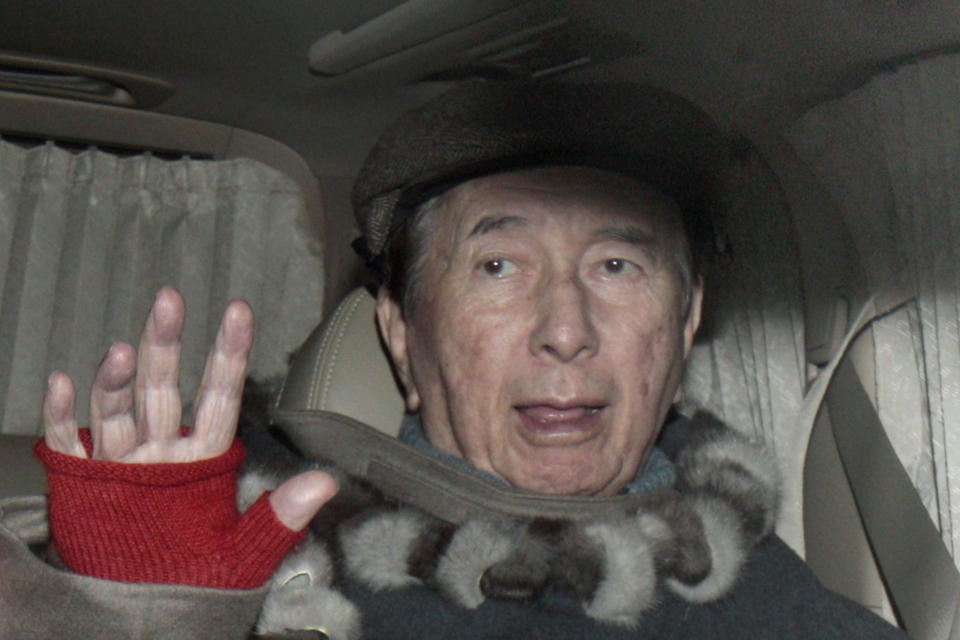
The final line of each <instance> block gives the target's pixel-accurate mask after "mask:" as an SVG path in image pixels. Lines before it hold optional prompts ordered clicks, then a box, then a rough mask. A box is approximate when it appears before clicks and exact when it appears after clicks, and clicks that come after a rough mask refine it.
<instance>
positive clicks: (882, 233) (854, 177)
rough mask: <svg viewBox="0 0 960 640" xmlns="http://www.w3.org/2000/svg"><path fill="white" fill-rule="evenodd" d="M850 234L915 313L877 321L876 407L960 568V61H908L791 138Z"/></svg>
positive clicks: (870, 271)
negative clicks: (902, 284) (901, 284)
mask: <svg viewBox="0 0 960 640" xmlns="http://www.w3.org/2000/svg"><path fill="white" fill-rule="evenodd" d="M790 141H791V143H792V144H793V146H794V148H795V149H796V150H797V152H798V154H799V155H800V156H801V157H802V158H803V159H804V160H805V162H806V163H807V164H808V165H809V166H810V167H811V168H812V169H813V170H814V171H815V172H816V173H817V174H818V176H819V177H820V179H821V180H822V182H823V184H824V185H825V186H826V187H827V189H828V190H829V192H830V194H831V196H832V198H833V199H834V201H835V202H836V204H837V206H838V208H839V209H840V211H841V213H842V215H843V217H844V221H845V223H846V224H847V225H848V227H849V229H850V231H851V237H852V239H853V242H854V244H855V248H856V251H857V254H858V256H859V259H860V262H861V264H862V265H863V267H864V270H865V272H866V275H867V279H868V281H869V284H870V286H871V288H872V289H873V290H876V289H878V288H879V287H880V286H882V285H883V284H884V283H885V282H887V281H889V280H892V279H894V278H895V277H898V275H900V274H903V273H905V274H906V275H907V277H908V279H909V280H910V283H911V285H912V287H913V289H914V291H915V292H916V294H917V300H916V302H915V303H914V304H912V305H909V306H908V307H906V308H904V309H902V310H900V311H898V312H896V313H894V314H892V315H890V316H888V317H885V318H882V319H880V320H878V321H876V322H875V323H874V324H873V330H872V334H871V336H870V338H872V340H873V344H874V369H875V372H876V377H875V388H874V391H875V394H876V404H877V409H878V412H879V415H880V418H881V420H882V422H883V424H884V426H885V428H886V429H887V433H888V436H889V437H890V440H891V442H892V444H893V446H894V448H895V449H896V451H897V455H898V456H899V458H900V461H901V462H902V463H903V465H904V467H905V468H906V470H907V472H908V474H909V475H910V476H911V478H912V480H913V483H914V485H915V486H916V488H917V490H918V492H919V493H920V496H921V498H922V500H923V502H924V504H925V506H926V507H927V510H928V511H929V513H930V517H931V519H932V520H933V522H934V523H935V524H936V525H937V526H938V527H939V529H940V531H941V534H942V537H943V541H944V543H945V544H946V546H947V549H948V550H950V551H951V553H952V554H953V557H954V559H956V558H957V557H958V554H957V551H958V550H960V335H958V325H960V323H958V319H960V297H958V294H960V56H956V55H950V56H943V57H937V58H931V59H927V60H923V61H919V62H915V63H911V64H907V65H905V66H903V67H901V68H899V69H897V70H896V71H894V72H890V73H886V74H883V75H881V76H879V77H877V78H875V79H874V80H872V81H871V82H869V83H868V84H867V85H865V86H863V87H862V88H860V89H858V90H857V91H854V92H853V93H851V94H849V95H848V96H846V97H844V98H842V99H839V100H836V101H832V102H829V103H826V104H824V105H821V106H819V107H817V108H815V109H814V110H812V111H811V112H810V113H808V114H807V115H805V116H804V117H803V118H802V119H801V120H800V121H799V122H798V123H797V124H796V125H795V126H794V127H793V129H792V131H791V132H790Z"/></svg>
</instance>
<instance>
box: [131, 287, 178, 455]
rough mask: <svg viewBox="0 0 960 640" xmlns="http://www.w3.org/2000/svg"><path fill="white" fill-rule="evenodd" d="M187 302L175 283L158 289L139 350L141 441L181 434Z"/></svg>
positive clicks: (136, 395)
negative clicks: (182, 354)
mask: <svg viewBox="0 0 960 640" xmlns="http://www.w3.org/2000/svg"><path fill="white" fill-rule="evenodd" d="M184 315H185V311H184V302H183V297H181V295H180V293H179V292H178V291H177V290H176V289H173V288H172V287H164V288H163V289H161V290H160V291H159V292H158V293H157V297H156V299H155V300H154V302H153V308H152V309H151V310H150V315H149V316H148V317H147V322H146V324H145V325H144V327H143V334H142V336H141V337H140V349H139V351H138V352H137V364H136V368H137V377H136V385H135V387H134V407H135V410H136V416H135V420H136V427H137V430H138V436H139V440H140V441H141V442H145V441H151V442H163V441H169V440H174V439H176V438H178V437H179V435H180V425H181V403H180V335H181V334H182V333H183V325H184Z"/></svg>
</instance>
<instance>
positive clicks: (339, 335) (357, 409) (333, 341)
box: [278, 288, 403, 435]
mask: <svg viewBox="0 0 960 640" xmlns="http://www.w3.org/2000/svg"><path fill="white" fill-rule="evenodd" d="M374 310H375V300H374V298H373V296H372V295H370V293H369V292H368V291H367V290H366V289H363V288H357V289H354V290H353V291H352V292H351V293H350V294H349V295H348V296H347V297H346V298H344V300H343V301H342V302H341V303H340V305H339V306H338V307H337V308H336V310H335V311H334V312H333V314H332V315H331V316H330V317H329V318H328V319H327V321H326V322H324V323H323V324H322V325H321V326H320V327H318V328H317V329H315V330H314V331H313V333H312V334H310V337H309V338H307V340H306V342H304V343H303V346H302V347H300V349H299V350H298V351H297V353H296V354H295V356H294V358H293V361H292V362H291V363H290V371H289V373H288V374H287V380H286V382H285V383H284V388H283V392H282V393H281V396H280V400H279V402H278V407H279V408H280V409H322V410H325V411H333V412H336V413H341V414H343V415H347V416H350V417H351V418H354V419H355V420H359V421H361V422H364V423H366V424H368V425H371V426H373V427H376V428H377V429H379V430H381V431H383V432H385V433H389V434H390V435H396V434H397V431H398V430H399V428H400V421H401V420H402V419H403V399H402V397H401V395H400V392H399V389H398V387H397V384H396V382H395V380H394V377H393V372H392V370H391V368H390V361H389V360H388V358H387V355H386V352H385V351H384V349H383V347H382V346H381V342H380V339H379V335H378V333H377V325H376V319H375V317H374Z"/></svg>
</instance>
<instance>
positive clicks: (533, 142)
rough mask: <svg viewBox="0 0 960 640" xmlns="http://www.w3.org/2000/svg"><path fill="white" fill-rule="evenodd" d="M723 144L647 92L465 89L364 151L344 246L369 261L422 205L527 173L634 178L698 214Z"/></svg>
mask: <svg viewBox="0 0 960 640" xmlns="http://www.w3.org/2000/svg"><path fill="white" fill-rule="evenodd" d="M723 147H724V143H723V139H722V136H721V135H720V133H719V131H718V129H717V127H716V125H714V124H713V122H712V121H711V120H710V119H709V118H707V116H706V115H705V114H703V113H702V112H701V111H699V110H698V109H696V108H695V107H694V106H693V105H691V104H690V103H689V102H687V101H686V100H685V99H683V98H681V97H679V96H677V95H675V94H672V93H669V92H666V91H663V90H660V89H657V88H654V87H650V86H643V85H636V84H625V83H617V84H569V83H533V82H501V83H494V82H486V81H472V82H466V83H463V84H460V85H458V86H457V87H455V88H453V89H452V90H450V91H448V92H447V93H444V94H442V95H440V96H438V97H437V98H435V99H433V100H432V101H430V102H428V103H427V104H426V105H424V106H422V107H420V108H417V109H414V110H412V111H410V112H407V113H406V114H404V115H403V116H401V117H400V118H399V119H398V120H396V121H395V122H394V123H393V124H392V125H391V126H390V127H389V128H388V129H387V130H386V131H385V132H384V134H383V135H382V136H381V137H380V139H379V141H378V142H377V143H376V145H375V146H374V148H373V149H372V150H371V152H370V154H369V155H368V156H367V159H366V161H365V163H364V165H363V167H362V168H361V170H360V173H359V175H358V177H357V181H356V183H355V184H354V188H353V205H354V211H355V213H356V216H357V221H358V223H359V226H360V229H361V232H362V234H363V237H362V238H361V239H359V240H358V242H357V243H355V245H354V246H355V247H356V248H357V250H358V251H360V253H361V254H365V257H367V259H368V261H375V260H376V259H377V258H378V257H379V256H380V255H381V253H382V252H383V250H384V247H385V245H386V243H387V240H388V238H389V237H390V236H391V234H392V233H393V232H394V231H396V229H398V228H399V227H400V226H401V225H402V224H403V223H404V221H405V219H406V217H407V216H408V215H409V213H410V212H411V211H412V210H413V209H414V208H415V207H416V205H418V204H420V203H421V202H423V201H425V200H426V199H427V198H429V197H431V196H433V195H436V194H438V193H440V192H442V191H443V190H444V189H446V188H449V187H452V186H454V185H456V184H457V183H460V182H463V181H466V180H469V179H471V178H476V177H479V176H482V175H489V174H493V173H499V172H502V171H507V170H511V169H517V168H522V167H531V166H546V165H562V164H576V165H585V166H594V167H598V168H604V169H610V170H614V171H619V172H622V173H627V174H630V175H634V176H635V177H637V178H639V179H641V180H644V181H646V182H650V183H652V184H654V185H655V186H657V187H658V188H660V189H661V190H662V191H664V192H666V193H668V194H669V195H671V196H672V197H674V199H675V200H677V201H678V203H679V204H680V206H681V208H682V209H684V210H685V211H686V212H690V211H691V210H693V209H697V208H699V206H700V205H699V202H700V201H701V200H702V199H703V195H704V193H705V192H706V191H707V190H708V188H709V187H708V185H709V182H710V178H711V175H712V174H713V171H714V168H715V167H716V164H717V162H718V158H719V157H720V156H721V155H722V150H723ZM688 230H689V225H688Z"/></svg>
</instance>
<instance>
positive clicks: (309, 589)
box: [241, 412, 780, 639]
mask: <svg viewBox="0 0 960 640" xmlns="http://www.w3.org/2000/svg"><path fill="white" fill-rule="evenodd" d="M671 432H673V433H674V434H676V433H680V435H679V436H676V435H673V437H672V441H671V443H670V444H669V446H667V447H665V449H666V452H667V454H668V455H671V457H672V458H673V464H674V466H675V472H676V477H677V484H676V490H659V491H653V492H650V493H648V494H646V498H645V501H644V505H643V506H642V507H641V508H640V509H639V510H638V511H637V512H635V513H629V514H624V516H623V517H622V518H617V519H609V520H603V521H596V522H576V523H575V522H571V521H563V520H545V519H535V520H532V521H507V520H503V519H497V518H483V519H475V520H472V521H469V522H467V523H465V524H464V525H462V526H460V527H456V528H455V527H453V526H451V525H448V524H447V523H444V522H442V521H439V520H437V519H436V518H433V517H432V516H429V515H427V514H424V513H422V512H420V511H418V510H415V509H412V508H409V507H403V506H402V505H401V506H396V505H388V504H386V503H389V500H387V501H385V502H379V503H374V504H370V503H366V504H365V506H364V507H363V508H362V509H359V510H357V512H356V513H355V515H353V516H352V517H350V518H349V519H347V520H345V521H344V522H342V523H340V524H338V526H337V527H336V528H335V530H334V533H333V534H332V535H330V534H326V535H324V536H323V537H325V538H327V539H315V540H314V543H313V544H307V545H304V547H303V548H301V550H299V551H298V552H296V553H295V554H293V555H292V556H291V557H290V558H288V559H287V561H286V562H284V564H283V565H282V566H281V567H280V569H279V570H278V572H277V574H276V576H275V577H274V581H273V589H272V591H271V593H270V595H269V596H268V598H267V601H266V603H265V605H264V609H263V613H262V614H261V619H260V623H259V626H258V631H259V632H261V633H264V632H279V631H283V630H285V629H304V628H309V629H318V630H323V631H324V632H325V633H326V634H327V635H328V636H329V637H331V638H334V639H339V638H344V639H351V638H357V637H360V620H359V615H358V614H357V611H356V609H355V607H354V606H353V605H352V604H351V603H350V602H349V601H347V600H346V599H345V598H343V596H342V595H340V594H339V592H337V591H336V582H337V580H338V579H340V578H342V576H338V575H337V574H338V573H340V572H338V570H337V567H341V568H342V573H343V574H345V575H346V576H347V577H349V578H350V579H353V580H357V581H359V582H361V583H363V584H365V585H366V586H368V587H369V588H371V589H373V590H382V589H398V588H404V587H409V586H414V585H418V586H421V587H424V588H432V589H436V590H438V591H439V592H440V593H442V594H443V595H445V596H446V597H447V598H449V599H450V600H452V601H453V602H455V603H457V604H459V605H461V606H463V607H467V608H475V607H477V606H479V605H480V604H481V603H482V602H483V601H484V600H485V599H486V598H514V599H527V598H533V597H536V596H537V595H538V594H539V593H541V591H542V590H543V589H544V588H545V587H546V586H547V585H551V586H553V587H559V588H561V589H566V590H568V591H569V592H571V593H572V594H573V595H575V596H576V597H577V598H578V600H579V601H580V602H581V603H582V606H583V610H584V612H585V614H586V615H588V616H590V617H592V618H594V619H597V620H599V621H602V622H605V623H609V624H615V625H621V626H628V627H630V626H635V625H636V624H637V622H638V621H639V619H640V617H641V616H642V615H643V613H644V611H646V610H648V609H649V608H651V607H652V606H654V603H655V597H656V590H657V588H658V586H659V585H662V586H663V587H665V588H667V589H670V590H671V591H673V592H674V593H676V594H677V595H679V596H680V597H682V598H684V599H686V600H687V601H689V602H692V603H707V602H712V601H715V600H718V599H720V598H723V597H724V596H725V595H727V594H728V593H729V592H730V590H731V589H732V588H733V586H734V585H735V584H736V582H737V580H738V578H739V576H740V573H741V569H742V567H743V565H744V563H745V562H746V560H747V558H748V557H749V554H750V552H751V549H752V548H753V547H754V546H755V545H756V543H757V542H759V541H760V540H762V539H763V538H765V537H767V536H768V535H770V534H771V532H772V530H773V527H774V524H775V521H776V515H777V509H778V506H779V500H780V477H779V471H778V468H777V465H776V462H775V460H774V458H773V456H772V455H771V454H770V453H768V452H767V451H766V450H765V449H764V448H763V447H762V446H760V445H758V444H756V443H754V442H751V441H750V440H748V439H747V438H746V437H744V436H743V435H740V434H738V433H737V432H735V431H733V430H731V429H729V428H727V427H726V426H724V425H723V423H721V422H720V421H719V420H717V419H716V418H714V417H713V416H711V415H710V414H707V413H702V412H701V413H698V414H697V415H695V416H694V417H693V418H690V419H683V422H682V424H680V425H679V426H672V427H671ZM277 480H278V479H277ZM275 482H276V480H270V479H264V477H263V476H262V474H248V476H247V477H245V478H244V479H243V481H242V483H241V489H244V485H246V491H244V490H242V491H241V496H243V495H244V494H245V493H246V494H253V493H257V492H258V491H259V490H261V489H263V488H270V485H271V484H274V483H275ZM249 499H250V495H247V496H246V497H245V498H241V501H245V500H249ZM328 549H329V550H332V552H333V556H334V557H333V558H331V557H330V555H328Z"/></svg>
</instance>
